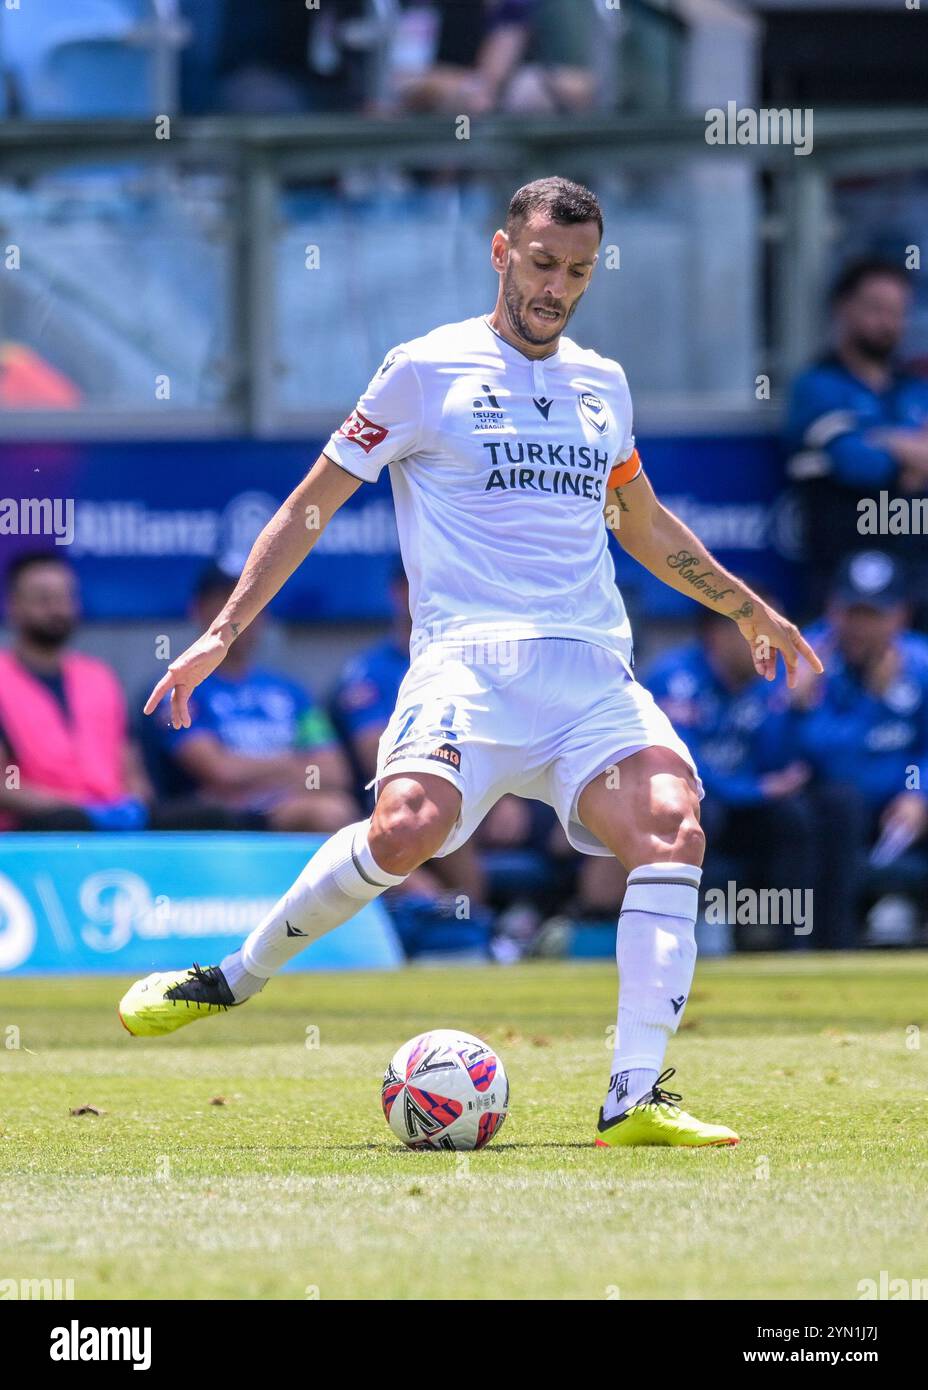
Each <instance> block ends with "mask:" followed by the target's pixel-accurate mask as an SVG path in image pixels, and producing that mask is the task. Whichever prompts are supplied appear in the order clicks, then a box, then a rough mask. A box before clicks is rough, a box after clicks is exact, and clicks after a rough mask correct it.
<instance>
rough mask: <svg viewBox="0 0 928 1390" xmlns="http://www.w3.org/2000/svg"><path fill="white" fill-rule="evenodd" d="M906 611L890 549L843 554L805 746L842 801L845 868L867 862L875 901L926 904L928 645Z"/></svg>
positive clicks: (866, 881)
mask: <svg viewBox="0 0 928 1390" xmlns="http://www.w3.org/2000/svg"><path fill="white" fill-rule="evenodd" d="M908 612H909V606H908V603H907V592H906V586H905V579H904V571H903V570H902V567H901V566H900V565H899V563H898V562H897V561H896V560H894V559H893V558H892V557H891V556H890V555H889V554H888V553H886V552H880V551H864V552H861V553H859V554H857V555H854V556H851V557H849V559H848V560H846V561H845V562H844V564H843V566H842V568H841V570H840V572H839V575H838V577H837V581H836V583H835V585H834V587H833V590H832V593H831V597H830V601H829V605H828V613H827V624H826V626H825V627H824V628H823V629H822V632H821V635H820V636H816V637H815V638H813V640H816V641H819V642H820V645H819V648H818V649H819V651H820V652H821V654H822V660H823V661H824V663H825V675H824V677H823V678H821V679H819V680H818V681H817V682H816V683H815V688H814V689H813V688H812V687H811V686H810V685H808V684H806V683H803V685H802V686H801V687H800V690H799V701H800V703H801V705H802V707H803V709H804V713H803V714H802V717H801V721H800V725H799V749H800V753H801V756H802V757H803V758H804V759H805V760H806V761H807V762H808V763H809V765H810V766H811V767H812V768H813V769H814V771H815V773H816V775H817V777H818V778H819V779H820V781H821V782H822V783H823V784H824V785H826V786H828V787H830V788H831V789H832V792H833V795H835V796H836V797H838V798H840V800H841V802H842V803H843V806H844V813H843V820H842V825H841V829H840V838H841V840H842V841H843V843H844V846H845V850H844V853H845V854H846V856H847V864H846V867H845V869H844V870H843V872H844V873H846V874H853V872H854V866H855V865H857V866H864V872H863V889H864V892H865V894H866V897H867V899H868V900H870V901H872V900H873V899H875V898H877V897H879V896H883V895H891V894H897V895H901V896H903V897H906V898H908V899H909V900H910V901H911V902H913V904H914V903H915V902H918V903H919V904H920V905H921V906H922V908H924V906H925V902H926V897H928V839H926V834H928V643H926V642H925V640H924V638H922V637H920V636H918V635H916V634H913V633H911V632H908V631H907V629H906V623H907V618H908ZM835 833H836V834H837V833H838V832H837V831H836V832H835ZM868 852H869V853H870V863H869V865H867V856H868Z"/></svg>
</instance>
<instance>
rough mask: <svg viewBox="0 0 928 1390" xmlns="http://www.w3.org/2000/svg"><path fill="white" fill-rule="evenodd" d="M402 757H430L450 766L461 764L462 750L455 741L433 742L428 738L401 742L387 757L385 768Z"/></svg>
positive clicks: (455, 766)
mask: <svg viewBox="0 0 928 1390" xmlns="http://www.w3.org/2000/svg"><path fill="white" fill-rule="evenodd" d="M400 758H428V759H432V760H434V761H435V762H439V763H447V764H448V766H449V767H454V768H459V767H460V766H461V750H460V749H459V748H455V746H454V744H453V743H432V742H430V741H426V740H421V741H420V740H414V741H413V742H412V743H401V744H400V746H399V748H394V750H393V752H392V753H391V754H390V756H389V757H388V758H387V759H386V761H385V762H384V768H388V767H389V766H390V764H391V763H392V762H396V761H398V760H399V759H400Z"/></svg>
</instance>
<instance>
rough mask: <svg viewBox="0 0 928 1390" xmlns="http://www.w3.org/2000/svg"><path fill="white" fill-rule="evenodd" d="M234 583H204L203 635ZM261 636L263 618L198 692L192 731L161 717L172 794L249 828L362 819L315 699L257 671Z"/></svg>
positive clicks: (217, 578) (199, 618)
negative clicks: (216, 810)
mask: <svg viewBox="0 0 928 1390" xmlns="http://www.w3.org/2000/svg"><path fill="white" fill-rule="evenodd" d="M235 582H236V581H235V578H234V577H232V576H230V575H228V574H226V573H224V572H223V571H222V570H221V569H219V567H218V566H216V565H210V566H209V567H208V568H207V570H206V571H205V572H204V573H203V575H201V577H200V580H199V583H198V585H197V589H196V595H195V602H194V610H195V614H194V616H195V620H196V622H197V624H198V625H199V626H201V627H204V628H205V627H206V626H208V625H209V623H210V622H212V620H213V618H214V617H215V616H216V613H217V612H218V611H219V609H220V608H221V607H222V605H223V604H224V603H225V601H226V599H227V598H228V597H229V594H230V593H231V592H232V589H233V588H234V587H235ZM262 631H263V622H262V620H261V619H260V618H259V619H256V620H255V622H253V623H250V624H249V625H248V627H247V628H245V630H244V631H243V632H242V633H241V635H240V636H239V637H238V638H236V640H235V642H234V644H233V645H232V647H231V648H230V650H229V653H228V655H227V656H226V658H225V660H224V661H223V664H222V669H221V670H220V671H217V672H215V673H214V674H213V675H212V676H210V677H209V679H208V680H206V681H204V682H203V684H202V685H201V686H199V687H198V688H197V691H196V694H195V696H194V697H193V699H192V701H191V706H190V708H191V713H192V715H193V720H192V723H191V726H190V728H189V729H173V728H171V725H170V719H169V713H168V710H167V708H166V707H165V708H163V709H162V710H160V711H159V712H158V714H157V715H156V716H155V723H154V728H155V730H156V732H157V739H158V744H159V747H160V751H161V754H162V758H163V761H164V762H166V764H167V774H168V778H169V779H170V780H169V782H168V785H169V790H170V792H171V793H172V795H173V796H175V797H178V796H180V797H182V796H183V795H184V794H185V793H186V794H187V795H188V796H189V795H191V794H192V795H194V796H195V797H196V798H197V799H198V800H199V801H200V802H202V803H203V804H206V805H210V806H219V807H222V808H225V809H226V810H227V811H228V812H229V813H230V814H231V815H232V817H233V818H234V817H236V816H237V817H238V821H237V822H235V823H237V824H238V825H239V826H240V827H241V828H247V827H255V828H257V827H266V828H268V829H270V830H290V831H297V830H318V831H331V830H337V829H338V828H339V827H340V826H342V825H347V824H348V823H349V822H350V821H352V820H355V819H357V817H358V807H357V804H356V802H355V800H354V797H353V795H352V794H351V790H350V783H351V776H350V772H349V769H348V765H347V763H346V760H345V757H344V755H343V753H342V751H341V749H340V748H339V746H338V743H337V741H336V738H335V733H334V730H333V729H332V727H331V724H330V722H329V719H328V716H327V715H326V714H325V712H324V711H323V710H322V709H321V708H320V707H319V706H318V705H316V704H315V703H314V702H313V700H312V699H311V697H310V695H309V694H308V693H307V691H306V690H304V689H303V688H302V687H301V686H300V685H298V684H297V683H296V682H295V681H292V680H289V679H288V678H287V677H286V676H283V675H279V674H278V673H276V672H274V671H269V670H266V669H265V668H263V667H261V666H257V665H256V664H255V662H254V654H255V650H256V647H257V645H258V642H259V641H260V638H261V634H262ZM158 780H159V781H162V784H163V779H162V778H161V777H159V778H158ZM179 824H183V818H182V817H181V819H180V821H179Z"/></svg>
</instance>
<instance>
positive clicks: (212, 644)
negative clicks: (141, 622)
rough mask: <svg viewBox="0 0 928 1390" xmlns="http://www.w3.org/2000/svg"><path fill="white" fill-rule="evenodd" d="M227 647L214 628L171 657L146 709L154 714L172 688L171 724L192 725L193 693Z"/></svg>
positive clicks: (184, 727)
mask: <svg viewBox="0 0 928 1390" xmlns="http://www.w3.org/2000/svg"><path fill="white" fill-rule="evenodd" d="M227 651H228V645H227V643H225V642H223V640H222V638H221V637H220V636H218V634H217V633H215V632H204V634H203V636H202V637H198V638H197V640H196V641H195V642H194V643H193V644H192V646H189V647H188V648H187V650H186V651H185V652H181V654H180V656H179V657H178V658H177V660H176V661H172V662H171V664H170V666H169V667H168V669H167V670H166V671H165V673H164V675H163V676H162V677H161V679H160V681H159V682H158V684H157V685H156V686H155V688H154V690H153V691H152V692H151V694H150V695H149V697H148V699H147V700H146V701H145V713H146V714H153V713H154V711H155V710H156V709H157V708H158V706H159V705H160V703H161V701H162V699H163V698H164V696H165V695H166V694H167V693H168V691H169V690H170V692H171V726H172V728H175V729H189V728H190V705H189V700H190V696H191V695H192V694H193V692H194V690H195V689H196V687H197V686H198V685H199V684H200V682H201V681H205V680H206V677H207V676H210V675H212V673H213V672H214V671H215V669H216V667H217V666H218V665H219V663H220V662H221V661H222V659H223V657H224V656H225V654H226V652H227Z"/></svg>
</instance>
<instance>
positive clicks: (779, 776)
mask: <svg viewBox="0 0 928 1390" xmlns="http://www.w3.org/2000/svg"><path fill="white" fill-rule="evenodd" d="M698 622H699V639H698V641H697V642H694V643H693V645H692V646H688V647H683V648H679V649H676V650H674V651H672V652H670V653H668V654H667V655H666V656H664V657H663V658H662V659H661V660H660V661H659V662H658V663H657V665H656V666H655V667H654V668H653V669H652V670H651V672H650V674H649V675H647V676H646V677H645V684H646V685H647V686H648V688H649V689H650V690H651V692H652V694H653V695H654V697H655V699H656V700H657V702H658V703H659V704H660V705H661V707H662V708H663V709H664V710H665V711H666V713H667V714H668V716H669V717H670V719H671V720H672V721H673V723H674V725H675V727H676V728H677V729H678V730H679V732H680V734H681V736H682V737H683V738H684V739H685V740H686V742H687V744H688V746H689V748H690V751H691V752H692V754H693V756H694V758H695V760H696V766H697V768H698V770H699V774H700V777H701V778H702V782H703V786H704V787H705V792H706V795H705V799H704V801H703V802H702V805H701V819H702V823H703V826H704V828H705V830H706V836H707V841H708V850H707V857H706V864H705V871H704V878H703V882H704V884H705V886H706V887H713V888H719V887H722V888H724V887H725V886H726V885H725V880H726V879H727V876H728V872H730V868H729V866H730V865H731V863H735V864H736V865H737V872H738V886H739V888H740V887H749V888H753V889H755V890H762V889H774V890H780V889H784V888H786V889H790V890H799V891H803V890H807V889H811V890H812V899H811V901H812V903H813V911H814V918H813V923H812V927H813V930H812V932H811V933H809V934H806V933H804V932H803V933H797V932H795V931H794V930H793V927H794V926H796V925H800V926H802V927H803V928H804V927H805V926H806V925H807V924H806V923H805V922H802V923H798V922H797V923H792V922H790V923H781V924H780V933H779V935H780V940H781V943H782V944H783V945H785V946H789V947H801V946H837V945H842V946H844V945H850V944H853V941H854V936H855V916H854V911H855V903H854V898H853V893H852V892H851V891H850V890H848V891H843V890H842V888H841V885H840V884H839V885H838V886H837V887H836V888H835V890H834V891H831V892H829V893H828V894H827V895H821V900H820V895H819V894H818V893H817V892H816V888H817V887H819V886H821V885H823V884H824V882H825V881H826V879H827V878H828V877H831V876H833V863H832V857H831V855H830V850H829V839H830V838H831V837H830V836H829V835H828V834H827V832H826V822H827V824H829V825H830V826H831V827H832V828H834V827H835V825H836V824H837V821H836V819H835V818H836V817H837V818H838V820H839V819H840V805H838V806H836V807H832V806H831V805H830V804H826V803H827V798H825V799H824V800H821V799H819V798H818V797H814V796H812V795H810V792H809V788H808V783H809V779H810V768H809V766H808V764H807V762H805V761H803V759H802V758H801V756H800V754H799V753H798V751H797V749H796V744H795V727H794V725H795V716H794V715H793V713H792V712H791V710H790V707H789V701H788V694H787V689H786V683H785V680H784V678H783V674H782V670H779V671H778V674H777V678H776V680H774V681H772V682H770V681H767V680H765V679H764V678H763V677H761V676H760V675H758V673H757V671H756V670H755V668H754V663H753V659H752V653H751V649H750V647H749V646H748V645H747V643H746V642H745V641H744V638H743V637H742V636H741V633H740V632H739V630H738V628H737V627H736V625H735V624H734V623H733V622H731V621H730V619H728V618H725V617H723V616H721V615H719V614H716V613H713V612H711V611H710V610H708V609H706V610H700V613H699V617H698ZM802 901H805V900H804V899H803V900H802ZM731 925H735V924H734V923H733V924H731ZM774 925H776V924H774ZM757 940H760V941H761V942H762V944H766V941H765V940H764V939H763V938H762V937H761V936H760V935H759V934H758V933H757V932H755V933H754V937H753V941H757ZM753 941H752V935H751V927H750V925H748V926H746V927H745V929H744V935H743V936H742V937H741V938H740V940H739V944H741V945H745V946H750V945H751V944H753Z"/></svg>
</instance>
